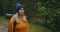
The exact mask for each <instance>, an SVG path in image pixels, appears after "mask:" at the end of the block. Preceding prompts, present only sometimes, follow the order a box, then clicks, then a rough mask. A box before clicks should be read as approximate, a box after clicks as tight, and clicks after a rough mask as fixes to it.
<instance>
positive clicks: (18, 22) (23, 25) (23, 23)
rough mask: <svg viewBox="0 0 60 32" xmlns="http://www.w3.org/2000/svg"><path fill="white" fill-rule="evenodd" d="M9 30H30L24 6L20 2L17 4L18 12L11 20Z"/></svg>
mask: <svg viewBox="0 0 60 32" xmlns="http://www.w3.org/2000/svg"><path fill="white" fill-rule="evenodd" d="M14 23H15V24H14ZM8 32H30V31H29V25H28V22H27V20H26V16H25V15H24V6H23V5H22V4H20V3H17V4H16V14H15V15H14V16H13V17H12V18H11V19H10V21H9V25H8Z"/></svg>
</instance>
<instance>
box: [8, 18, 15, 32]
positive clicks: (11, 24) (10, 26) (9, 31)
mask: <svg viewBox="0 0 60 32" xmlns="http://www.w3.org/2000/svg"><path fill="white" fill-rule="evenodd" d="M13 21H14V19H13V17H12V18H11V19H10V21H9V23H8V32H13Z"/></svg>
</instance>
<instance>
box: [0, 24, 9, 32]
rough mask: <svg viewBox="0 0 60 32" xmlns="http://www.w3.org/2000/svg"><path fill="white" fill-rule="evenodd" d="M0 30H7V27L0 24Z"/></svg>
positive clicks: (1, 31) (4, 31)
mask: <svg viewBox="0 0 60 32" xmlns="http://www.w3.org/2000/svg"><path fill="white" fill-rule="evenodd" d="M0 32H8V29H7V28H6V27H5V26H4V25H2V24H0Z"/></svg>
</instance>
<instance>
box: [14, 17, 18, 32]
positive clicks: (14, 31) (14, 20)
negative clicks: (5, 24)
mask: <svg viewBox="0 0 60 32" xmlns="http://www.w3.org/2000/svg"><path fill="white" fill-rule="evenodd" d="M13 24H14V25H13V32H15V26H16V24H17V23H16V19H15V17H14V22H13Z"/></svg>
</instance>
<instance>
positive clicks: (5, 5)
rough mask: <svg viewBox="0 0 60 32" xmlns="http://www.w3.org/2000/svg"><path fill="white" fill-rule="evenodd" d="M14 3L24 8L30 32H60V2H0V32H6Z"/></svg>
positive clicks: (18, 0)
mask: <svg viewBox="0 0 60 32" xmlns="http://www.w3.org/2000/svg"><path fill="white" fill-rule="evenodd" d="M16 3H21V4H23V5H24V6H25V15H26V16H27V19H28V22H29V26H30V31H31V32H60V0H0V32H7V31H8V22H9V20H10V18H11V17H12V16H13V15H14V14H15V13H16V9H15V4H16Z"/></svg>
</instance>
